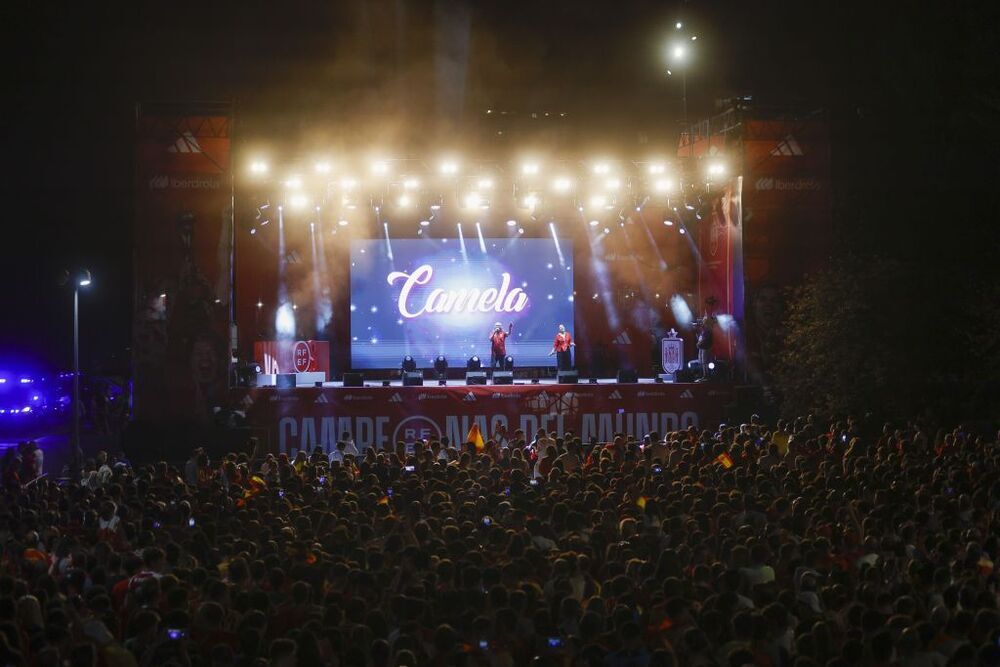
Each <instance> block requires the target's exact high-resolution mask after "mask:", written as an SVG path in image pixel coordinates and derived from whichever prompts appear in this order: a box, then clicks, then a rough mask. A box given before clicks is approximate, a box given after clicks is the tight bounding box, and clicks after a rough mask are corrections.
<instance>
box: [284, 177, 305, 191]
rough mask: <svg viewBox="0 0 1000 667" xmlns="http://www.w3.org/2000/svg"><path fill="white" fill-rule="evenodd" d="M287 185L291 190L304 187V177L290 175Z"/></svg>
mask: <svg viewBox="0 0 1000 667" xmlns="http://www.w3.org/2000/svg"><path fill="white" fill-rule="evenodd" d="M285 187H287V188H288V189H289V190H298V189H299V188H301V187H302V179H301V178H299V177H298V176H289V177H288V180H287V181H285Z"/></svg>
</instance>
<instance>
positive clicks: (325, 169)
mask: <svg viewBox="0 0 1000 667" xmlns="http://www.w3.org/2000/svg"><path fill="white" fill-rule="evenodd" d="M313 166H314V168H315V169H316V173H317V174H329V173H330V163H329V162H317V163H316V164H315V165H313Z"/></svg>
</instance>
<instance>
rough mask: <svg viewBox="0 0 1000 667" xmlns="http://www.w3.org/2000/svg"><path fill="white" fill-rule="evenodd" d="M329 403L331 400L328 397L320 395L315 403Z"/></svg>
mask: <svg viewBox="0 0 1000 667" xmlns="http://www.w3.org/2000/svg"><path fill="white" fill-rule="evenodd" d="M329 402H330V399H329V398H327V397H326V394H320V395H319V396H317V397H316V400H315V401H313V403H329Z"/></svg>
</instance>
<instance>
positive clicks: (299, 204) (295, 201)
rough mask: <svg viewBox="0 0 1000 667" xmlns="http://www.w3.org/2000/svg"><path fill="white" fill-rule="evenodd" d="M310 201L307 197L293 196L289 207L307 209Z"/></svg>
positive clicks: (289, 200)
mask: <svg viewBox="0 0 1000 667" xmlns="http://www.w3.org/2000/svg"><path fill="white" fill-rule="evenodd" d="M308 203H309V199H308V198H307V197H306V196H305V195H292V196H291V197H290V198H289V199H288V205H289V206H291V207H292V208H295V209H301V208H305V207H306V204H308Z"/></svg>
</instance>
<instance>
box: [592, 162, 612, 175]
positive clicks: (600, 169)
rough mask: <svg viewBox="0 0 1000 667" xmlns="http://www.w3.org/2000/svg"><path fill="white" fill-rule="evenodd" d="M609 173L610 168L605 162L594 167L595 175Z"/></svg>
mask: <svg viewBox="0 0 1000 667" xmlns="http://www.w3.org/2000/svg"><path fill="white" fill-rule="evenodd" d="M610 172H611V167H610V166H609V165H608V163H607V162H598V163H597V164H595V165H594V173H595V174H608V173H610Z"/></svg>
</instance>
